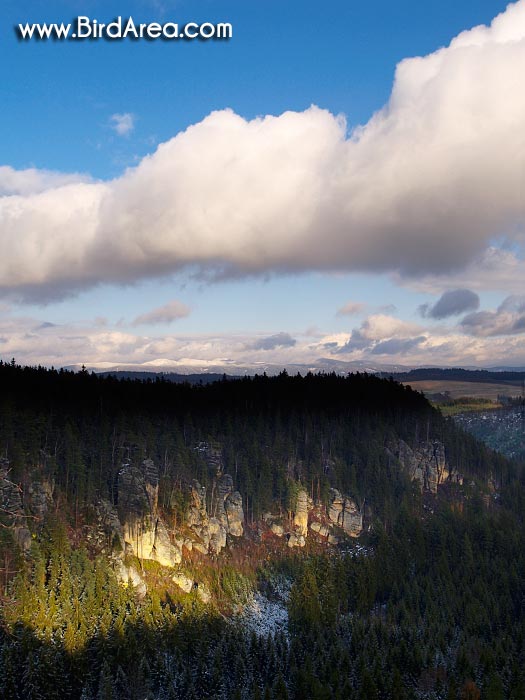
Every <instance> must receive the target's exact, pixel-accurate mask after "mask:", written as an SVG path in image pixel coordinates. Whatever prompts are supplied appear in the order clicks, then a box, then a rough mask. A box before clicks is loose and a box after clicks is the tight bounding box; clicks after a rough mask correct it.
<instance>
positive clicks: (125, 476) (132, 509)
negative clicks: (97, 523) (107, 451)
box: [117, 459, 159, 522]
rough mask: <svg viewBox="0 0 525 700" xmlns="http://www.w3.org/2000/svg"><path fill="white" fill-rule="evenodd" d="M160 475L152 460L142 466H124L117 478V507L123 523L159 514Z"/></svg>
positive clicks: (146, 461) (128, 463) (145, 461)
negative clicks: (127, 520)
mask: <svg viewBox="0 0 525 700" xmlns="http://www.w3.org/2000/svg"><path fill="white" fill-rule="evenodd" d="M158 498H159V474H158V470H157V468H156V467H155V465H154V463H153V461H152V460H151V459H145V460H144V461H143V462H142V464H141V465H140V466H135V465H133V464H131V463H130V462H126V463H124V464H123V465H122V467H121V469H120V471H119V473H118V476H117V505H118V512H119V516H120V520H121V522H123V521H124V520H126V519H128V518H130V517H134V518H141V517H142V516H144V515H152V516H153V517H155V516H156V514H157V507H158Z"/></svg>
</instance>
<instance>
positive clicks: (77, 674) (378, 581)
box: [0, 360, 525, 700]
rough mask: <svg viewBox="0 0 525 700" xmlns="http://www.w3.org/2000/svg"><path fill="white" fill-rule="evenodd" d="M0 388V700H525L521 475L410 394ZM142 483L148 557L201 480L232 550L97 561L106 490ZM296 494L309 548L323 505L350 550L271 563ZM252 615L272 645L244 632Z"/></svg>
mask: <svg viewBox="0 0 525 700" xmlns="http://www.w3.org/2000/svg"><path fill="white" fill-rule="evenodd" d="M0 387H1V393H0V472H1V474H0V476H1V477H2V480H3V481H0V489H1V490H0V496H1V497H2V503H1V504H0V508H1V510H0V586H1V587H0V592H1V599H0V600H1V603H0V605H1V612H0V668H1V674H0V684H1V685H0V687H1V690H2V697H5V698H13V700H25V699H26V698H27V699H32V698H35V699H37V698H38V699H40V698H43V699H47V698H65V699H67V700H69V699H70V700H73V699H74V700H76V699H80V698H81V699H82V700H95V699H96V700H99V699H102V698H104V699H106V698H107V699H108V700H109V699H112V700H120V699H123V700H143V699H145V698H148V700H164V699H168V698H169V699H175V698H177V699H186V698H188V699H190V700H191V699H193V698H195V699H200V698H210V699H211V698H216V699H217V700H219V699H220V700H223V699H224V700H229V699H230V698H231V699H232V700H233V699H238V698H240V699H242V700H245V699H246V700H248V699H251V698H261V699H263V698H264V699H266V698H269V699H276V700H277V699H279V700H281V699H284V698H287V699H289V700H292V699H293V700H295V699H296V700H300V699H302V698H305V699H308V698H312V699H314V698H315V699H318V698H319V699H323V698H326V699H329V698H341V699H343V698H348V699H349V700H353V699H354V698H355V699H356V700H357V699H359V700H361V699H363V700H364V699H365V698H366V699H367V700H368V699H371V700H375V699H377V700H402V699H403V698H414V699H416V698H432V699H435V700H441V699H443V700H445V699H447V700H453V699H457V700H460V699H461V700H463V699H465V700H467V699H468V700H476V699H479V698H482V699H483V700H485V699H487V700H500V699H501V700H506V699H507V698H508V699H509V700H525V675H524V671H525V625H524V622H525V619H524V618H525V606H524V604H523V601H524V600H525V561H524V559H525V529H524V521H523V513H524V506H525V478H524V471H523V465H522V464H520V463H519V462H517V461H512V460H509V459H506V458H504V457H503V456H501V455H499V454H498V453H496V452H493V451H491V450H490V449H488V448H487V447H486V446H484V445H482V444H481V443H479V442H477V441H476V440H475V439H474V438H473V437H472V436H469V435H468V434H466V433H465V432H463V431H462V430H461V428H459V427H458V426H457V425H455V424H454V422H453V421H452V420H451V419H446V418H444V417H443V416H442V415H441V413H439V411H438V410H436V409H435V408H433V407H432V406H431V405H430V404H429V403H428V402H427V400H426V399H425V398H424V397H423V395H421V394H419V393H417V392H415V391H413V390H412V389H410V388H409V387H405V386H403V385H401V384H399V383H397V382H395V381H394V380H392V379H381V378H378V377H375V376H371V375H366V374H353V375H348V376H345V377H341V376H337V375H335V374H327V375H311V374H310V375H307V376H304V377H303V376H299V375H297V376H289V375H288V374H286V373H285V372H283V373H281V374H280V375H279V376H276V377H267V376H264V375H263V376H256V377H252V378H243V379H235V380H229V379H226V378H224V379H223V380H220V381H216V382H212V383H206V384H204V383H203V384H198V383H197V384H191V385H190V384H186V383H173V382H169V381H166V380H163V379H162V378H158V379H155V380H153V379H147V380H137V379H117V378H114V377H111V376H109V377H103V376H98V375H95V374H91V373H88V372H87V371H85V370H83V371H81V372H78V373H74V372H68V371H64V370H54V369H45V368H38V367H34V368H30V367H21V366H19V365H17V364H16V362H15V361H14V360H13V361H11V362H2V363H0ZM399 445H402V446H403V449H402V450H401V449H400V448H399ZM429 445H433V446H436V445H439V446H441V447H440V450H441V449H442V452H443V455H444V458H443V459H445V460H446V464H447V469H446V472H445V473H446V475H447V476H446V478H445V477H443V480H442V481H440V482H439V483H438V484H437V485H433V486H432V485H431V486H429V485H428V483H427V482H426V481H422V480H419V481H418V480H417V478H413V477H414V474H413V473H411V472H410V471H409V470H407V468H406V464H407V462H406V460H405V461H403V460H404V457H403V455H404V454H410V455H412V457H411V459H412V461H414V459H415V457H414V455H416V456H417V455H423V454H427V452H428V446H429ZM425 450H427V452H425ZM439 454H441V451H440V452H439ZM421 459H422V458H421ZM416 461H417V460H416ZM143 464H148V465H152V466H151V467H148V469H150V470H154V473H155V478H154V481H155V513H156V514H158V517H157V522H159V521H161V522H162V523H165V524H166V531H167V532H168V534H169V537H170V538H171V542H172V544H174V543H175V542H176V541H178V540H177V538H179V537H182V535H181V533H183V534H184V533H185V534H184V536H185V537H186V538H188V537H189V535H188V533H191V517H192V516H191V513H192V500H191V498H192V495H191V494H192V493H193V492H192V490H191V489H192V488H193V489H194V490H195V486H194V484H195V481H197V482H198V483H199V485H200V486H201V487H202V488H203V491H202V493H205V494H206V496H205V500H206V503H204V504H203V505H202V507H203V508H207V509H208V511H209V512H211V509H212V508H213V507H214V503H215V501H214V498H216V497H215V496H214V489H215V487H216V484H217V483H218V482H217V479H218V476H220V475H223V474H228V475H231V479H232V482H233V483H234V485H235V489H236V491H238V493H239V494H240V497H242V504H243V534H242V536H233V535H232V534H231V532H228V534H227V536H226V540H225V541H226V546H225V547H224V548H221V549H220V551H212V550H211V549H210V550H209V551H204V549H203V548H202V547H201V549H200V550H197V549H196V547H195V546H194V547H193V549H191V550H190V549H188V545H187V544H185V545H181V553H182V554H181V561H180V562H179V563H177V565H176V567H175V568H174V569H171V568H170V567H169V566H165V565H163V564H161V563H159V561H153V560H151V559H148V558H147V557H145V558H138V557H137V554H136V552H131V551H124V552H120V551H119V548H118V543H117V542H115V541H112V542H110V543H109V544H108V543H107V542H101V541H100V540H99V539H97V537H95V535H94V533H95V531H96V528H97V523H96V517H95V514H96V512H97V510H96V509H97V507H98V505H97V504H99V503H107V504H108V505H107V508H114V512H115V513H116V514H118V517H119V518H120V520H121V522H122V523H124V522H125V518H126V516H127V514H126V512H124V511H125V509H126V508H127V507H128V506H127V505H126V506H125V504H124V501H123V497H122V479H123V476H122V475H123V473H124V475H127V474H130V473H135V472H131V471H130V470H132V469H136V470H139V471H140V469H141V468H142V467H141V466H140V465H143ZM123 465H124V466H123ZM416 466H417V469H421V465H420V464H419V463H418V464H417V465H416ZM126 470H128V471H126ZM415 473H416V472H415ZM417 474H419V472H417ZM150 481H151V480H150ZM148 483H150V482H147V483H146V485H147V484H148ZM151 483H152V482H151ZM151 483H150V486H151ZM43 484H47V485H49V486H46V489H47V490H46V489H44V488H43V487H42V485H43ZM192 484H193V486H192ZM37 485H40V487H39V488H40V490H38V489H37ZM148 488H149V487H148ZM150 490H151V489H150ZM301 490H302V491H304V492H305V494H306V495H307V497H308V503H309V505H308V509H309V510H308V522H309V526H311V525H312V524H313V523H312V519H314V520H315V522H316V523H318V524H319V526H321V525H327V524H328V525H329V524H330V521H329V518H328V515H327V514H329V513H330V508H331V504H332V507H333V503H332V501H333V494H334V492H335V491H334V490H337V492H338V493H340V494H344V495H345V499H346V498H347V497H348V502H349V501H350V499H351V500H352V503H354V502H355V504H357V505H356V507H357V508H358V509H359V511H360V514H361V515H362V521H363V527H362V531H360V533H359V536H358V537H355V536H353V535H352V536H345V532H344V531H343V529H341V528H340V529H339V530H337V533H338V537H337V538H334V544H329V543H328V540H326V541H325V540H323V538H320V537H318V536H317V535H316V534H315V533H314V532H312V531H310V530H308V536H307V537H306V542H305V543H303V544H304V546H301V547H290V546H289V545H288V546H287V544H286V541H285V539H286V538H284V537H278V536H277V535H276V534H275V532H272V530H271V529H270V528H269V526H268V523H269V522H270V520H269V517H270V515H271V516H272V517H275V518H277V517H279V518H280V520H279V521H278V522H279V523H282V524H283V527H284V529H285V530H286V528H288V529H290V528H293V525H294V514H295V511H297V509H298V505H297V494H298V493H299V491H301ZM44 491H45V498H44V497H43V496H42V498H41V499H40V501H38V507H36V506H35V502H36V501H35V497H34V494H35V493H38V494H40V495H41V494H42V492H44ZM306 495H305V498H306ZM331 499H332V500H331ZM346 502H347V501H346V500H345V503H346ZM115 517H116V516H115ZM336 529H337V528H336ZM334 531H335V530H334ZM20 533H24V537H21V536H20ZM347 535H348V533H347ZM17 538H18V539H17ZM336 540H337V541H336ZM185 542H188V539H186V540H185ZM118 562H124V563H125V564H126V566H128V565H129V566H131V565H133V566H135V567H136V569H137V570H138V571H139V572H140V574H141V575H142V576H143V577H144V580H145V581H146V583H147V586H146V587H145V591H144V592H143V593H142V594H140V595H139V592H138V589H137V588H136V587H134V586H133V585H132V583H131V581H130V582H129V583H128V584H127V585H124V584H123V581H122V580H119V577H118V576H117V575H116V570H117V564H118ZM119 565H120V564H119ZM183 572H184V573H185V575H187V576H189V577H190V579H191V580H195V581H197V580H198V581H199V582H200V588H199V587H198V586H196V585H194V586H192V587H191V588H190V589H189V590H182V589H181V588H180V586H178V585H175V584H174V583H173V581H174V578H175V575H182V573H183ZM179 580H180V579H179ZM204 589H206V591H207V592H208V593H209V595H207V596H206V598H204V597H203V595H202V592H203V590H204ZM258 595H261V596H264V599H265V600H266V601H268V604H269V605H275V606H281V607H283V609H285V613H286V623H285V625H284V626H282V627H280V628H279V629H274V630H272V629H269V630H268V631H267V632H265V633H261V632H260V631H255V630H254V629H253V628H251V627H250V625H248V624H246V622H245V618H244V617H243V608H244V607H247V606H249V605H250V604H251V602H253V600H254V596H258Z"/></svg>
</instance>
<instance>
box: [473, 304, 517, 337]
mask: <svg viewBox="0 0 525 700" xmlns="http://www.w3.org/2000/svg"><path fill="white" fill-rule="evenodd" d="M460 326H461V328H462V329H463V330H464V331H465V332H466V333H469V335H475V336H481V337H488V336H498V335H517V334H519V333H525V297H524V296H519V295H515V294H514V295H512V296H509V297H507V298H506V299H504V300H503V301H502V302H501V304H500V305H499V306H498V308H497V309H496V311H478V312H476V313H472V314H468V315H467V316H465V318H464V319H463V320H462V321H461V324H460Z"/></svg>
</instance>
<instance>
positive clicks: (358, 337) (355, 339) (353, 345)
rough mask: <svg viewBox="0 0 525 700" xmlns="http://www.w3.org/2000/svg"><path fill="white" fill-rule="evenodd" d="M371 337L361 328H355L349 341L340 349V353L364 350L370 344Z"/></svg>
mask: <svg viewBox="0 0 525 700" xmlns="http://www.w3.org/2000/svg"><path fill="white" fill-rule="evenodd" d="M370 342H371V341H370V339H369V338H367V337H366V336H365V335H364V334H363V333H362V332H361V331H360V330H358V329H357V328H354V330H353V331H352V334H351V336H350V338H349V339H348V341H347V342H346V343H345V344H344V345H343V346H342V347H341V348H340V349H339V350H338V352H340V353H345V352H354V350H364V349H365V348H368V347H369V346H370Z"/></svg>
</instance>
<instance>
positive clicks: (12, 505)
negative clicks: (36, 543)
mask: <svg viewBox="0 0 525 700" xmlns="http://www.w3.org/2000/svg"><path fill="white" fill-rule="evenodd" d="M0 508H1V509H2V516H3V521H4V523H5V524H6V525H7V526H8V527H10V528H12V530H13V536H14V539H15V541H16V543H17V544H18V545H19V546H20V547H21V548H22V549H23V550H24V551H27V550H28V549H29V548H30V547H31V533H30V532H29V529H28V528H27V525H26V517H25V513H24V508H23V505H22V492H21V490H20V488H19V487H18V486H17V484H15V483H13V482H12V481H11V480H10V479H9V462H8V460H6V459H2V460H0Z"/></svg>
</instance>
